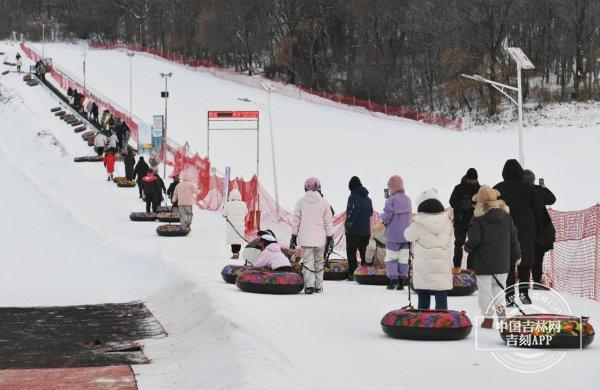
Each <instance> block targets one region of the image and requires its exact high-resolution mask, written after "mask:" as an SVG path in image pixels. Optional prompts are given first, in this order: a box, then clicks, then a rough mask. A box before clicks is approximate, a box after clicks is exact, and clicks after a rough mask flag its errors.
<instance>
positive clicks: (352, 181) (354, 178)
mask: <svg viewBox="0 0 600 390" xmlns="http://www.w3.org/2000/svg"><path fill="white" fill-rule="evenodd" d="M359 186H362V183H361V182H360V179H359V178H358V177H357V176H352V177H351V178H350V183H348V188H349V189H350V191H352V190H353V189H355V188H356V187H359Z"/></svg>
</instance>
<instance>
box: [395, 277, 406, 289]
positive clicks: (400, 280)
mask: <svg viewBox="0 0 600 390" xmlns="http://www.w3.org/2000/svg"><path fill="white" fill-rule="evenodd" d="M404 284H405V279H404V278H398V286H397V287H396V290H404Z"/></svg>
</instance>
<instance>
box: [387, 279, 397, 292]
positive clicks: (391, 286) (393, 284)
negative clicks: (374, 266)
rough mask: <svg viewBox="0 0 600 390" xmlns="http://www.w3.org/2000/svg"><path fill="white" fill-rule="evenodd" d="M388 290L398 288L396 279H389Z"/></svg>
mask: <svg viewBox="0 0 600 390" xmlns="http://www.w3.org/2000/svg"><path fill="white" fill-rule="evenodd" d="M386 288H387V289H388V290H395V289H396V288H398V280H391V279H390V281H389V283H388V285H387V287H386Z"/></svg>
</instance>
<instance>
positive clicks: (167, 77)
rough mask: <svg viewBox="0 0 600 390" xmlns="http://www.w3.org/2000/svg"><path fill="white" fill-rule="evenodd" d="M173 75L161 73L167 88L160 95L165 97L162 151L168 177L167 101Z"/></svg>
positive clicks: (171, 73)
mask: <svg viewBox="0 0 600 390" xmlns="http://www.w3.org/2000/svg"><path fill="white" fill-rule="evenodd" d="M171 76H173V72H169V73H160V77H162V78H164V79H165V90H164V91H163V92H161V94H160V96H161V97H163V98H165V122H164V123H163V137H162V151H163V177H167V151H166V149H165V144H166V142H167V102H168V100H169V78H171Z"/></svg>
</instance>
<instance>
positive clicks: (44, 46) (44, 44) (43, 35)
mask: <svg viewBox="0 0 600 390" xmlns="http://www.w3.org/2000/svg"><path fill="white" fill-rule="evenodd" d="M44 58H46V25H45V24H43V23H42V59H44Z"/></svg>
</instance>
